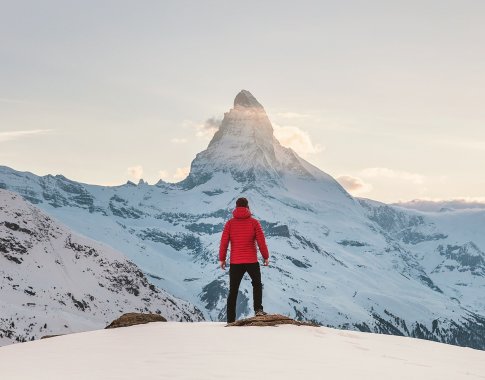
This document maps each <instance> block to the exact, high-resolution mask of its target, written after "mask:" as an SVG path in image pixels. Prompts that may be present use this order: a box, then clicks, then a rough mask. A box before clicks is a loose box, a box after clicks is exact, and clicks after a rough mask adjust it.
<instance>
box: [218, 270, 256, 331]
mask: <svg viewBox="0 0 485 380" xmlns="http://www.w3.org/2000/svg"><path fill="white" fill-rule="evenodd" d="M246 272H248V273H249V276H250V277H251V284H253V302H254V311H255V312H256V311H258V310H263V305H262V303H263V284H262V283H261V271H260V269H259V263H250V264H231V265H230V266H229V296H228V297H227V323H231V322H234V321H235V320H236V301H237V293H238V291H239V285H240V284H241V280H242V278H243V276H244V273H246Z"/></svg>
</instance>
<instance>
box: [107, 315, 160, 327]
mask: <svg viewBox="0 0 485 380" xmlns="http://www.w3.org/2000/svg"><path fill="white" fill-rule="evenodd" d="M150 322H167V320H166V319H165V318H164V317H162V316H161V315H159V314H143V313H126V314H123V315H122V316H121V317H119V318H117V319H115V320H114V321H113V322H111V323H110V324H109V325H108V326H106V328H107V329H115V328H118V327H128V326H135V325H143V324H145V323H150Z"/></svg>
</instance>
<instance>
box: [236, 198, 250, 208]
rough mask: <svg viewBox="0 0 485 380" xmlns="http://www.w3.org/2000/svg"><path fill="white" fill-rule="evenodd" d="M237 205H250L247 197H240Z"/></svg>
mask: <svg viewBox="0 0 485 380" xmlns="http://www.w3.org/2000/svg"><path fill="white" fill-rule="evenodd" d="M236 207H248V200H247V199H246V198H238V200H237V201H236Z"/></svg>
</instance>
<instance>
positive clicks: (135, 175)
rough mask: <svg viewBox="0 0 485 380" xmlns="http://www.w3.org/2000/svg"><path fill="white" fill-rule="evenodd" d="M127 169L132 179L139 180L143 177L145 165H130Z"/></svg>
mask: <svg viewBox="0 0 485 380" xmlns="http://www.w3.org/2000/svg"><path fill="white" fill-rule="evenodd" d="M126 170H127V172H128V175H129V176H130V178H131V179H134V180H136V181H138V180H140V179H141V178H142V175H143V167H142V166H141V165H136V166H130V167H129V168H128V169H126Z"/></svg>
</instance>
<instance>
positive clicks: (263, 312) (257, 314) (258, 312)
mask: <svg viewBox="0 0 485 380" xmlns="http://www.w3.org/2000/svg"><path fill="white" fill-rule="evenodd" d="M262 315H268V313H267V312H265V311H263V310H262V309H261V310H257V311H256V317H261V316H262Z"/></svg>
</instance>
